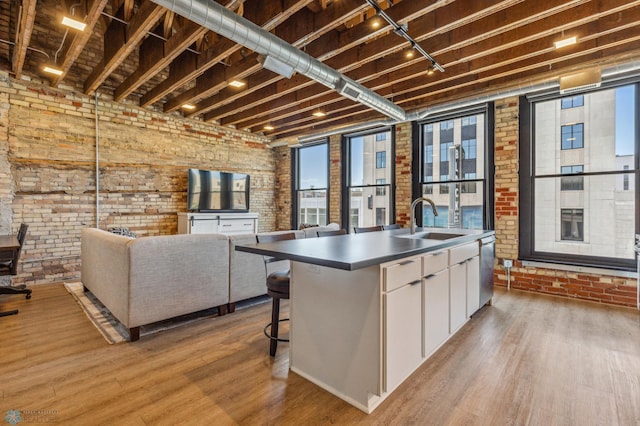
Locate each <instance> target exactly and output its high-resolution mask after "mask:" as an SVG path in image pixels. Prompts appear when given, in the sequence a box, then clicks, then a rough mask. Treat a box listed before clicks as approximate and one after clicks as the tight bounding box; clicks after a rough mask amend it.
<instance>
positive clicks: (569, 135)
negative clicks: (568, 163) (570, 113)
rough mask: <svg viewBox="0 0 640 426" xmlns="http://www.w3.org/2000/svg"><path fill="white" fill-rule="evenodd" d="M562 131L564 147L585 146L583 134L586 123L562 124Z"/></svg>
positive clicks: (575, 147) (577, 147) (576, 147)
mask: <svg viewBox="0 0 640 426" xmlns="http://www.w3.org/2000/svg"><path fill="white" fill-rule="evenodd" d="M560 131H561V133H562V149H579V148H583V147H584V144H583V141H582V134H583V133H584V124H582V123H578V124H571V125H568V126H561V130H560Z"/></svg>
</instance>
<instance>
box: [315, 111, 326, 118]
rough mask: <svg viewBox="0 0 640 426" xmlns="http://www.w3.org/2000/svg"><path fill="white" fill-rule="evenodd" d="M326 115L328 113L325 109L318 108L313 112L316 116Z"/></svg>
mask: <svg viewBox="0 0 640 426" xmlns="http://www.w3.org/2000/svg"><path fill="white" fill-rule="evenodd" d="M325 115H327V113H325V112H324V111H320V110H318V111H314V112H313V116H314V117H324V116H325Z"/></svg>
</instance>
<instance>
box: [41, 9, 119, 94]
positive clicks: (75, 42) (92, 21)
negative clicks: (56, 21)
mask: <svg viewBox="0 0 640 426" xmlns="http://www.w3.org/2000/svg"><path fill="white" fill-rule="evenodd" d="M108 1H109V0H93V1H92V0H88V1H87V16H86V17H85V19H84V22H85V23H86V24H87V28H86V29H85V30H84V31H75V30H69V36H68V37H67V38H66V39H65V43H64V45H63V46H62V50H61V52H62V53H61V54H62V59H61V60H60V61H59V62H58V63H56V64H54V65H55V66H56V67H57V68H58V69H60V70H61V71H62V74H61V75H59V76H54V77H53V78H52V79H51V86H53V87H56V86H58V84H59V83H60V82H61V81H62V80H63V79H64V77H65V76H66V74H67V73H68V72H69V69H70V68H71V66H72V65H73V64H74V62H75V61H76V59H78V56H80V53H82V50H83V49H84V47H85V46H86V44H87V42H88V41H89V38H90V37H91V34H92V32H93V31H92V30H93V27H95V25H96V22H98V20H99V19H100V16H101V14H102V11H103V10H104V7H105V6H106V4H107V2H108ZM60 30H61V31H62V29H60Z"/></svg>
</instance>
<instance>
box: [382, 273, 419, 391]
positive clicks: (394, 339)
mask: <svg viewBox="0 0 640 426" xmlns="http://www.w3.org/2000/svg"><path fill="white" fill-rule="evenodd" d="M384 308H385V320H384V323H385V330H384V338H385V362H384V365H385V368H386V371H385V383H384V391H385V392H391V391H392V390H393V389H394V388H396V387H397V386H398V385H399V384H400V383H402V381H403V380H404V379H406V378H407V377H408V376H409V375H410V374H411V373H412V372H413V371H414V370H415V369H416V368H417V367H418V366H419V365H420V363H421V362H422V286H421V285H420V281H416V282H415V283H412V284H407V285H405V286H403V287H400V288H398V289H396V290H394V291H392V292H389V293H386V294H385V295H384Z"/></svg>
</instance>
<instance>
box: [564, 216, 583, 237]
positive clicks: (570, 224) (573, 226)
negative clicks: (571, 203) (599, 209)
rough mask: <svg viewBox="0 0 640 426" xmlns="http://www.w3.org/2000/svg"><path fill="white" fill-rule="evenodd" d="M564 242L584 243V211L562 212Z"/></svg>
mask: <svg viewBox="0 0 640 426" xmlns="http://www.w3.org/2000/svg"><path fill="white" fill-rule="evenodd" d="M560 215H561V219H560V220H561V223H562V234H561V236H560V238H561V239H563V240H568V241H584V224H583V220H582V217H583V216H584V210H583V209H562V210H560Z"/></svg>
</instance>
